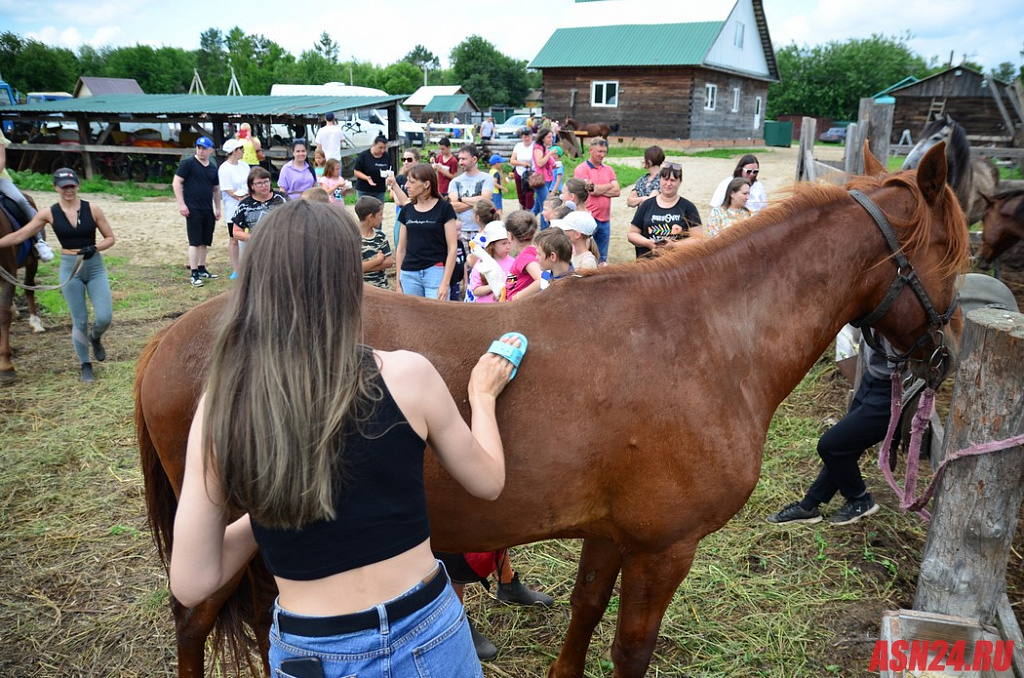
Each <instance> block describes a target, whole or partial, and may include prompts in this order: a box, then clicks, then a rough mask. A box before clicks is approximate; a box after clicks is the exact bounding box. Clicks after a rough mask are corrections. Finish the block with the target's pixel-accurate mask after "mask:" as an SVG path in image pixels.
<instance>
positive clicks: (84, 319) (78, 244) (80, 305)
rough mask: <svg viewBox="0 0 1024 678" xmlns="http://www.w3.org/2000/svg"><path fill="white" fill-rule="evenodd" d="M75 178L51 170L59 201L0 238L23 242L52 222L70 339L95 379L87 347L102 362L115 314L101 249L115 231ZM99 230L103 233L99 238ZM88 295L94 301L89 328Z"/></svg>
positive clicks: (88, 377) (1, 243) (0, 242)
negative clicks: (80, 190)
mask: <svg viewBox="0 0 1024 678" xmlns="http://www.w3.org/2000/svg"><path fill="white" fill-rule="evenodd" d="M78 184H79V181H78V175H77V174H75V171H74V170H72V169H68V168H62V169H59V170H57V171H56V172H54V173H53V187H54V189H56V191H57V195H58V196H59V199H58V200H57V202H55V203H54V204H53V205H51V206H50V207H44V208H43V209H41V210H39V212H38V213H37V214H36V216H35V217H33V218H32V221H30V222H29V223H28V224H27V225H26V226H23V227H22V228H21V229H19V230H17V231H15V232H14V233H11V234H10V235H7V236H4V237H3V238H0V247H8V246H10V245H17V244H19V243H21V242H24V241H25V240H28V239H29V238H31V237H33V236H34V235H35V234H36V233H39V232H40V231H42V230H43V229H44V228H45V227H46V226H47V225H48V224H49V225H50V226H51V227H52V228H53V232H54V235H56V236H57V239H58V240H59V241H60V246H61V260H60V282H61V285H62V287H61V292H62V293H63V294H64V299H65V301H67V304H68V311H69V312H70V313H71V343H72V345H73V346H74V347H75V354H76V355H77V356H78V361H79V363H81V366H82V367H81V370H82V381H84V382H93V381H95V376H94V375H93V370H92V360H91V359H90V357H89V350H90V348H91V349H92V354H93V356H94V357H95V358H96V360H98V361H100V362H102V361H104V360H106V359H107V351H106V349H105V348H104V347H103V343H102V341H101V338H102V337H103V333H104V332H106V331H107V328H108V327H110V322H111V319H112V317H113V301H112V300H111V297H110V282H109V281H108V280H107V269H106V268H105V267H104V265H103V257H102V256H101V255H100V254H99V253H100V252H102V251H104V250H107V249H109V248H110V247H111V246H113V244H114V232H113V230H111V228H110V224H109V223H108V222H107V217H106V215H105V214H104V213H103V210H101V209H100V208H99V207H98V206H97V205H90V204H89V203H88V202H86V201H84V200H82V199H81V198H79V197H78ZM97 233H99V235H100V236H101V237H100V239H99V240H97V238H96V234H97ZM86 297H88V298H89V301H91V302H92V310H93V322H92V327H91V328H90V327H89V308H88V306H87V305H86V301H85V300H86Z"/></svg>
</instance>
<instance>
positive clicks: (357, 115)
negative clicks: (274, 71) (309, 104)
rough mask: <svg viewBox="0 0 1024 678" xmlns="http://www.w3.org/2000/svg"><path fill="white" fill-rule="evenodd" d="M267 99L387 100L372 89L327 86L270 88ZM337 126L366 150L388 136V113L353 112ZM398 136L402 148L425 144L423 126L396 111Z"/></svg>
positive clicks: (374, 111)
mask: <svg viewBox="0 0 1024 678" xmlns="http://www.w3.org/2000/svg"><path fill="white" fill-rule="evenodd" d="M270 95H271V96H353V97H361V96H366V97H371V96H383V97H386V96H388V93H387V92H385V91H384V90H380V89H374V88H372V87H359V86H357V85H346V84H344V83H341V82H328V83H325V84H323V85H284V84H278V85H273V86H271V88H270ZM338 124H339V125H341V127H342V129H343V131H344V132H345V136H346V138H348V139H349V141H351V142H352V144H353V145H354V146H356V147H357V148H365V147H369V146H371V145H372V144H373V140H374V139H376V138H377V136H378V135H382V136H385V137H386V136H387V135H388V113H387V111H386V110H384V109H378V108H366V109H360V110H358V111H355V112H353V113H352V114H351V115H350V116H349V117H348V118H347V119H343V118H338ZM398 133H399V136H400V137H401V139H402V144H403V145H404V146H420V147H422V146H423V145H424V144H425V143H426V132H425V130H424V129H423V126H422V125H420V124H419V123H417V122H415V121H414V120H413V119H412V116H410V115H409V112H408V111H407V110H405V109H404V108H402V107H401V106H399V107H398Z"/></svg>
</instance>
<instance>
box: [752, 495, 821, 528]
mask: <svg viewBox="0 0 1024 678" xmlns="http://www.w3.org/2000/svg"><path fill="white" fill-rule="evenodd" d="M765 520H767V521H768V522H769V523H772V524H773V525H782V524H784V523H807V524H811V523H820V522H821V511H819V510H818V507H817V506H815V507H814V508H812V509H811V510H810V511H808V510H807V509H805V508H801V507H800V502H798V501H794V502H793V503H792V504H789V505H788V506H786V508H784V509H782V510H781V511H779V512H778V513H773V514H771V515H770V516H768V517H767V518H766V519H765Z"/></svg>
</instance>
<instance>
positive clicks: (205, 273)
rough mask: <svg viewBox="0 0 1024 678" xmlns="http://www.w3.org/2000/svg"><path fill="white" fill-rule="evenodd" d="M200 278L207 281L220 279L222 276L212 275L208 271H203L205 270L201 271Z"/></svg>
mask: <svg viewBox="0 0 1024 678" xmlns="http://www.w3.org/2000/svg"><path fill="white" fill-rule="evenodd" d="M199 277H200V278H206V279H207V280H214V279H216V278H219V277H220V276H219V275H217V274H216V273H210V272H209V271H207V270H206V269H203V270H201V271H199Z"/></svg>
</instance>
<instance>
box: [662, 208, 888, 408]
mask: <svg viewBox="0 0 1024 678" xmlns="http://www.w3.org/2000/svg"><path fill="white" fill-rule="evenodd" d="M855 210H856V211H860V212H861V213H860V214H856V215H855V217H856V218H851V217H850V215H851V214H854V211H855ZM756 222H757V220H756V219H755V220H753V222H747V223H746V224H740V225H739V226H736V227H734V228H737V229H746V230H747V234H746V237H743V238H740V239H738V240H735V241H733V242H731V243H729V244H728V245H727V246H725V247H714V243H711V248H710V250H709V251H708V252H707V253H706V255H705V256H702V257H694V258H692V259H690V260H689V261H687V262H685V264H684V265H683V266H682V267H680V269H679V275H678V277H677V280H676V282H675V284H676V285H678V288H677V292H676V293H677V294H678V295H679V298H680V300H681V301H680V304H681V308H682V309H683V311H682V312H684V313H686V314H687V316H694V317H698V318H700V321H699V322H700V323H703V324H704V327H703V328H700V327H698V328H697V331H698V332H702V333H703V334H704V336H701V337H694V338H693V339H694V340H695V341H706V342H708V343H707V345H708V346H710V347H712V349H711V352H710V353H709V355H714V356H718V358H719V359H721V360H726V361H729V362H742V363H744V364H747V365H749V366H750V368H749V369H750V371H751V378H750V379H748V380H747V381H748V382H749V389H748V390H746V392H745V396H746V397H748V398H753V399H755V400H759V401H760V400H762V399H763V400H764V401H772V400H773V399H775V401H774V402H769V403H768V404H769V405H770V409H771V411H774V408H775V407H776V406H777V405H778V403H779V402H781V399H782V398H783V397H785V396H786V395H787V394H788V393H789V392H790V391H791V390H792V389H793V388H794V387H795V386H796V385H797V384H798V383H799V381H800V379H802V378H803V376H804V375H805V374H806V373H807V370H808V369H810V367H811V365H813V364H814V361H815V360H817V359H818V357H820V356H821V354H822V352H823V351H824V350H825V349H826V348H827V347H828V345H829V343H830V342H831V341H832V340H833V339H834V338H835V335H836V334H837V333H838V332H839V330H840V329H841V328H842V326H843V325H844V324H846V323H847V322H849V321H850V320H851V319H852V318H854V317H857V316H859V315H862V314H864V313H866V312H867V311H869V310H870V308H869V307H868V304H869V303H872V302H873V301H877V299H878V298H880V296H881V293H880V291H879V290H881V289H882V288H883V287H885V286H887V285H888V284H889V282H890V281H891V276H892V274H893V270H892V269H891V268H890V267H888V266H885V265H882V266H875V264H876V263H877V262H878V261H879V260H880V259H881V258H882V257H884V256H885V254H886V253H885V252H884V251H883V249H884V247H885V245H884V240H883V238H882V235H881V234H880V233H879V232H878V229H877V227H876V226H875V225H874V224H873V223H872V222H871V219H870V218H869V217H868V215H867V214H866V213H865V212H863V211H862V210H861V208H860V207H859V206H856V205H854V204H853V203H852V202H851V203H850V204H849V205H843V206H841V207H840V206H837V205H835V204H833V205H826V206H823V207H821V208H818V209H814V210H811V211H809V212H806V213H804V214H801V215H796V216H794V217H793V218H791V219H789V220H787V221H784V222H780V223H776V224H771V225H767V226H760V225H759V224H757V223H756ZM665 298H666V297H659V299H658V300H657V302H656V303H658V304H663V303H664V299H665ZM667 298H674V297H667ZM712 362H714V361H712ZM755 370H757V371H758V373H757V374H756V376H755V374H754V371H755ZM713 372H714V369H713V367H712V368H709V374H712V376H713ZM744 388H745V389H747V386H745V387H744ZM769 414H770V413H769Z"/></svg>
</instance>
